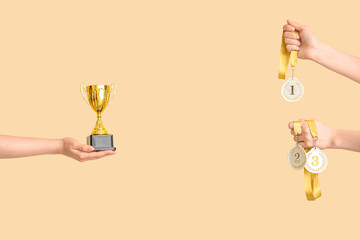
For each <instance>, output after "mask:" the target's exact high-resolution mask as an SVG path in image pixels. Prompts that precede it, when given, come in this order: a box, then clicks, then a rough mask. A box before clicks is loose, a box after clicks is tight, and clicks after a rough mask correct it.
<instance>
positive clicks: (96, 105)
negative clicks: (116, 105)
mask: <svg viewBox="0 0 360 240" xmlns="http://www.w3.org/2000/svg"><path fill="white" fill-rule="evenodd" d="M80 91H81V95H82V96H83V98H84V100H85V101H86V102H87V103H88V104H89V105H90V106H91V108H92V109H94V111H95V112H96V113H97V121H96V124H95V127H94V130H93V131H92V132H91V135H90V136H88V137H87V144H88V145H91V146H93V147H94V151H105V150H113V151H115V150H116V148H115V147H114V146H113V135H112V134H108V132H107V131H106V129H105V127H104V125H103V122H102V119H101V113H102V112H103V111H104V110H105V108H106V107H107V106H108V105H109V104H110V103H111V100H112V99H113V98H114V96H115V94H116V86H115V84H111V85H110V86H109V85H85V84H81V85H80Z"/></svg>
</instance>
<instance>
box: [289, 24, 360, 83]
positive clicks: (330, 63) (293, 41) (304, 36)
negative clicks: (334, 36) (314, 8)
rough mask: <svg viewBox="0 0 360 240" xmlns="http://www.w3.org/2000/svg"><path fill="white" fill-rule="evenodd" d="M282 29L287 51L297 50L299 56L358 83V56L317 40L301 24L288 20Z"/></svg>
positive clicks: (359, 79)
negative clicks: (297, 33) (296, 32)
mask: <svg viewBox="0 0 360 240" xmlns="http://www.w3.org/2000/svg"><path fill="white" fill-rule="evenodd" d="M283 29H284V37H285V43H286V47H287V50H288V51H291V50H298V51H299V52H298V56H299V58H302V59H309V60H312V61H314V62H316V63H318V64H320V65H322V66H324V67H326V68H328V69H330V70H332V71H334V72H337V73H339V74H341V75H343V76H345V77H347V78H350V79H352V80H354V81H355V82H357V83H360V70H359V69H360V58H358V57H355V56H352V55H349V54H346V53H344V52H341V51H339V50H336V49H334V48H331V47H330V46H328V45H326V44H324V43H322V42H320V41H318V40H317V39H316V37H315V36H314V34H313V33H312V32H311V31H310V29H308V28H307V27H306V26H303V25H301V24H298V23H295V22H293V21H290V20H288V24H286V25H284V27H283ZM294 30H296V31H298V32H299V35H300V37H298V36H297V35H296V34H294V33H292V31H294Z"/></svg>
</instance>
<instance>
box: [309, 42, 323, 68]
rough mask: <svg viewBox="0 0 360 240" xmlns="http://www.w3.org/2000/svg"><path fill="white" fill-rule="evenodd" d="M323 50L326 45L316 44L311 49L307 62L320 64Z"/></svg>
mask: <svg viewBox="0 0 360 240" xmlns="http://www.w3.org/2000/svg"><path fill="white" fill-rule="evenodd" d="M325 49H326V45H325V44H323V43H322V42H318V43H317V44H316V46H315V47H313V48H312V49H311V54H309V60H311V61H314V62H317V63H319V62H321V59H322V57H323V55H324V51H325Z"/></svg>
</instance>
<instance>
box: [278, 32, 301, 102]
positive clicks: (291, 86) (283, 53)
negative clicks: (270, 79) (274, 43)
mask: <svg viewBox="0 0 360 240" xmlns="http://www.w3.org/2000/svg"><path fill="white" fill-rule="evenodd" d="M293 33H295V34H296V35H297V36H299V34H298V32H297V31H294V32H293ZM297 54H298V52H297V51H295V50H292V51H291V53H289V52H288V51H287V49H286V44H285V37H284V33H283V36H282V42H281V49H280V61H279V78H280V79H285V78H286V72H287V68H288V65H289V60H290V65H291V72H292V74H291V78H289V79H288V80H287V81H286V82H285V83H284V84H283V86H282V88H281V94H282V96H283V98H284V99H285V100H286V101H288V102H297V101H299V100H300V99H301V98H302V96H303V95H304V87H303V85H302V83H301V82H300V81H299V80H298V79H297V78H296V77H295V76H294V73H295V66H296V62H297Z"/></svg>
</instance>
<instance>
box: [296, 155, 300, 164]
mask: <svg viewBox="0 0 360 240" xmlns="http://www.w3.org/2000/svg"><path fill="white" fill-rule="evenodd" d="M299 158H300V153H295V162H296V163H299V162H300V160H299Z"/></svg>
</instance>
